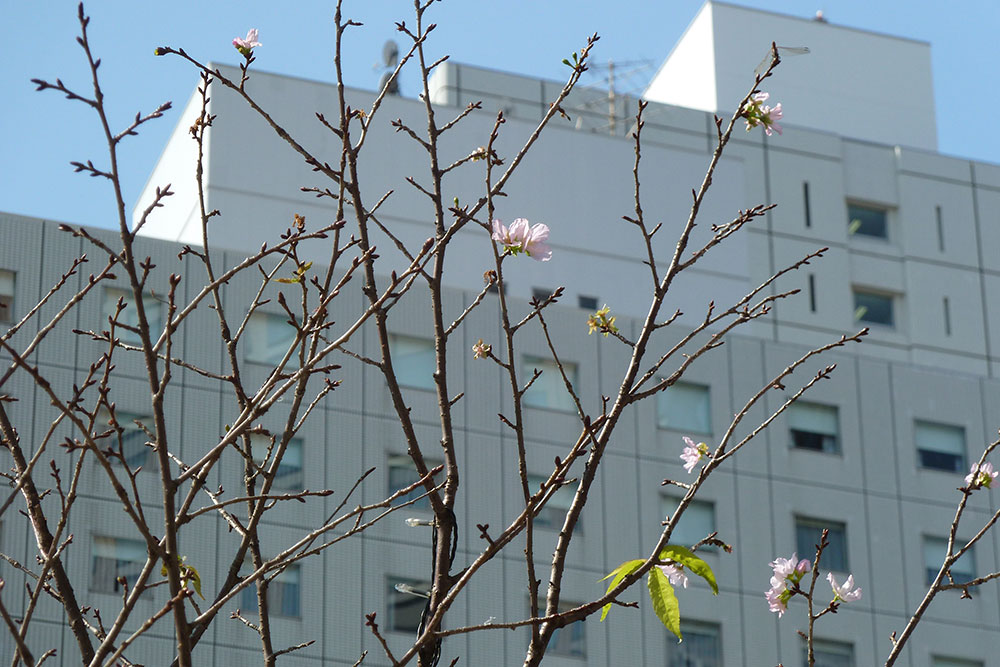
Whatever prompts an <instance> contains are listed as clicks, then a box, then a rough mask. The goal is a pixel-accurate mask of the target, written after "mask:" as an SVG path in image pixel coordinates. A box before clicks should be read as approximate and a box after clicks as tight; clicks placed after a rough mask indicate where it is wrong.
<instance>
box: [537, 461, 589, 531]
mask: <svg viewBox="0 0 1000 667" xmlns="http://www.w3.org/2000/svg"><path fill="white" fill-rule="evenodd" d="M547 480H548V477H547V476H543V475H532V474H529V475H528V488H529V489H531V492H532V493H536V492H537V491H538V489H539V488H540V487H541V485H542V483H543V482H545V481H547ZM575 497H576V486H575V485H574V484H568V485H564V486H561V487H559V488H558V489H557V490H556V491H555V492H554V493H553V494H552V495H551V496H550V497H549V501H548V502H547V503H545V507H543V508H542V509H541V510H540V511H539V512H538V514H537V515H535V519H534V522H533V524H532V525H534V527H535V528H543V529H546V530H560V529H562V525H563V521H564V520H565V517H566V512H567V511H568V510H569V508H570V506H571V505H572V504H573V499H574V498H575ZM576 530H577V531H578V532H580V533H583V517H582V516H581V517H580V521H579V522H578V523H577V524H576Z"/></svg>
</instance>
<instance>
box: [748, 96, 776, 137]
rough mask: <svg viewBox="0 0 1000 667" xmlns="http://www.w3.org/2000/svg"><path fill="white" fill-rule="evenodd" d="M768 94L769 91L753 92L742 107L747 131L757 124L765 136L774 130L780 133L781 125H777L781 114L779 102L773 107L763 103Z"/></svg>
mask: <svg viewBox="0 0 1000 667" xmlns="http://www.w3.org/2000/svg"><path fill="white" fill-rule="evenodd" d="M770 96H771V95H770V93H754V95H753V96H752V97H751V98H750V101H749V102H747V105H746V106H745V107H744V108H743V117H744V118H746V121H747V132H749V131H750V130H752V129H753V128H755V127H757V126H758V125H762V126H763V127H764V132H765V134H767V136H771V135H772V134H774V133H775V132H777V133H778V134H781V126H780V125H778V121H779V120H781V115H782V113H781V102H778V103H777V104H775V105H774V106H773V107H769V106H767V105H765V104H764V102H766V101H767V98H769V97H770Z"/></svg>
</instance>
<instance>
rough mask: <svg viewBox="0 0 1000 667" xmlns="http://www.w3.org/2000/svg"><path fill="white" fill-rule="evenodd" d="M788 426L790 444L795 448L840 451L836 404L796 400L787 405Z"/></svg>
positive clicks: (829, 451)
mask: <svg viewBox="0 0 1000 667" xmlns="http://www.w3.org/2000/svg"><path fill="white" fill-rule="evenodd" d="M788 426H789V431H790V432H791V436H792V446H793V447H795V448H797V449H809V450H812V451H816V452H826V453H827V454H836V453H837V452H839V451H840V442H839V438H838V435H839V432H840V424H839V419H838V417H837V408H836V406H833V405H821V404H819V403H808V402H806V401H796V402H795V403H792V404H791V405H790V406H788Z"/></svg>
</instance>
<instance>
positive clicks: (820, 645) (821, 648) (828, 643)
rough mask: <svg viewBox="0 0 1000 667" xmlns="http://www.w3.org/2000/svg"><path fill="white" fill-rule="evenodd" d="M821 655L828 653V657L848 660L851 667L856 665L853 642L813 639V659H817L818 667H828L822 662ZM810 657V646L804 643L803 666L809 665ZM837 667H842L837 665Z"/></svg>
mask: <svg viewBox="0 0 1000 667" xmlns="http://www.w3.org/2000/svg"><path fill="white" fill-rule="evenodd" d="M820 653H826V654H827V655H833V656H836V657H838V658H847V661H848V662H847V664H848V665H849V666H850V667H854V665H855V664H856V662H855V658H854V644H853V643H851V642H844V641H838V640H834V639H820V638H819V637H816V638H814V639H813V657H814V658H815V659H816V667H826V665H827V663H825V662H820V657H821V656H820ZM808 656H809V646H808V645H807V644H806V643H805V641H803V642H802V664H803V665H808V664H809V662H808ZM836 667H840V665H837V666H836Z"/></svg>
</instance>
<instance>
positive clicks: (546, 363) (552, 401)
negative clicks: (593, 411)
mask: <svg viewBox="0 0 1000 667" xmlns="http://www.w3.org/2000/svg"><path fill="white" fill-rule="evenodd" d="M562 366H563V370H564V371H565V372H566V377H568V378H569V381H570V382H571V383H572V384H573V387H574V389H575V388H576V387H577V381H576V364H574V363H573V362H571V361H564V362H562ZM536 368H537V369H538V370H540V371H542V374H541V375H539V376H538V377H537V378H535V381H534V382H533V383H532V384H531V387H529V388H528V391H526V392H524V398H523V400H524V404H525V405H529V406H531V407H533V408H549V409H552V410H565V411H566V412H574V411H576V404H575V403H574V402H573V397H572V396H570V394H569V392H568V391H566V383H565V382H563V377H562V374H561V373H560V372H559V367H558V366H556V362H554V361H551V360H549V359H541V358H539V357H525V358H524V364H523V366H522V368H521V371H522V373H523V378H524V380H528V379H530V378H531V376H532V375H533V374H534V372H535V369H536Z"/></svg>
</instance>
